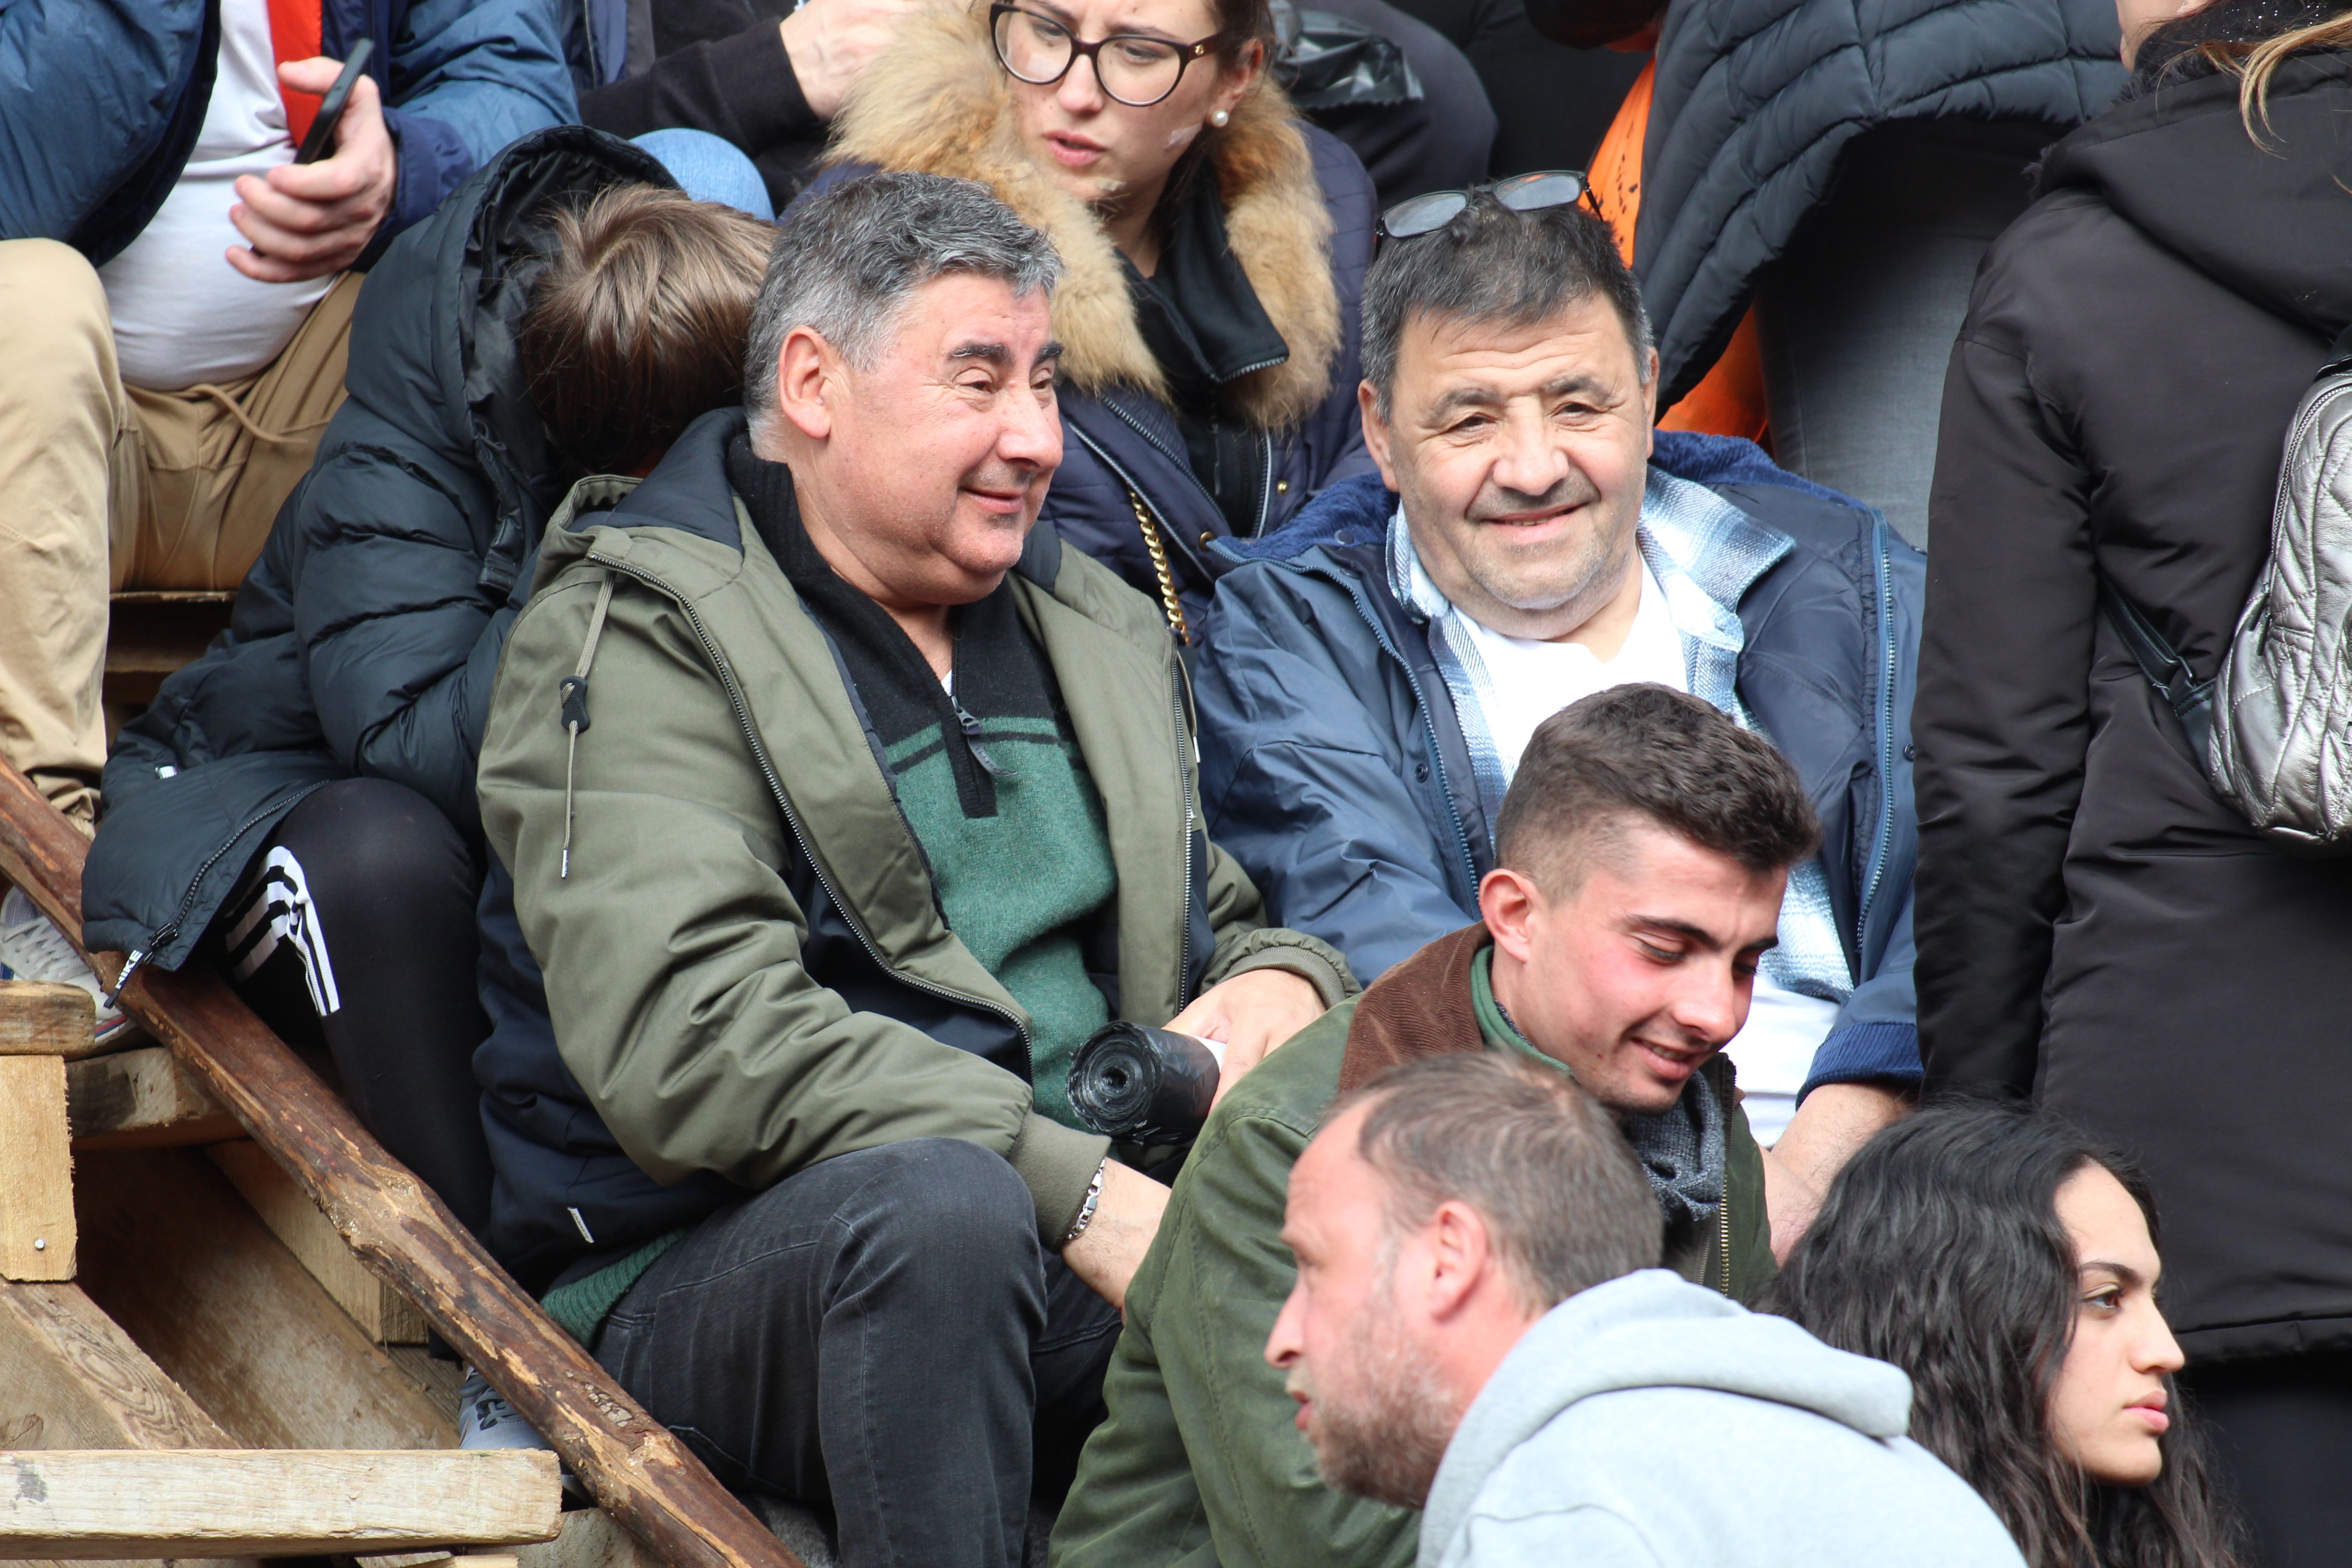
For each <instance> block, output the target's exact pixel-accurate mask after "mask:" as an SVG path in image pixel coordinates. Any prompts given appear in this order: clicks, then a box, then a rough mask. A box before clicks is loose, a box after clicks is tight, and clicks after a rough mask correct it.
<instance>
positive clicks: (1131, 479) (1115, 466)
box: [1071, 415, 1216, 579]
mask: <svg viewBox="0 0 2352 1568" xmlns="http://www.w3.org/2000/svg"><path fill="white" fill-rule="evenodd" d="M1120 417H1121V418H1126V416H1125V415H1121V416H1120ZM1128 422H1129V424H1133V423H1134V421H1133V420H1129V421H1128ZM1071 430H1072V433H1073V434H1075V435H1076V437H1077V438H1078V441H1079V443H1080V444H1081V445H1082V446H1084V447H1086V449H1087V451H1089V452H1092V453H1093V454H1094V455H1095V456H1096V457H1097V458H1100V459H1101V460H1102V465H1103V467H1105V468H1108V469H1109V470H1110V471H1111V472H1112V473H1114V474H1117V475H1118V479H1119V482H1120V483H1121V484H1123V485H1125V486H1126V487H1127V488H1128V489H1129V490H1132V491H1133V492H1134V493H1135V494H1136V495H1137V496H1139V497H1143V496H1144V491H1143V486H1142V485H1141V484H1140V483H1139V482H1138V481H1137V479H1136V478H1135V476H1134V475H1132V474H1130V473H1129V472H1128V471H1127V469H1126V468H1122V467H1121V466H1120V465H1119V462H1118V459H1117V458H1113V457H1112V456H1111V455H1110V454H1109V453H1108V452H1106V451H1104V450H1103V449H1102V447H1099V446H1097V444H1096V443H1095V442H1094V441H1093V440H1092V439H1091V438H1090V437H1088V436H1087V433H1086V432H1085V431H1083V430H1079V429H1078V428H1077V427H1076V426H1071ZM1139 434H1141V435H1142V436H1143V438H1144V439H1145V440H1147V441H1149V440H1150V439H1151V437H1150V433H1149V432H1148V431H1139ZM1156 445H1157V443H1155V446H1156ZM1184 477H1185V478H1187V479H1192V470H1191V469H1190V468H1187V469H1185V470H1184ZM1192 485H1193V488H1194V489H1200V490H1201V494H1202V495H1203V496H1207V495H1208V493H1209V492H1208V491H1207V490H1206V489H1201V481H1200V480H1199V479H1192ZM1143 504H1144V505H1145V506H1147V507H1150V508H1151V516H1152V519H1153V521H1156V522H1157V523H1158V524H1159V527H1160V538H1162V539H1164V540H1166V541H1167V542H1170V543H1171V544H1172V545H1174V546H1175V547H1176V548H1177V549H1178V550H1181V551H1182V552H1184V559H1185V560H1186V561H1188V562H1190V563H1192V565H1193V566H1195V567H1197V568H1199V570H1200V573H1201V575H1202V576H1203V577H1210V578H1212V579H1213V576H1214V574H1213V573H1211V572H1210V570H1209V566H1208V563H1206V562H1204V561H1202V559H1201V552H1199V551H1198V550H1195V549H1194V548H1193V547H1192V541H1191V540H1189V539H1186V538H1185V537H1184V535H1183V532H1182V531H1181V530H1179V529H1173V528H1171V527H1169V526H1168V519H1167V516H1166V514H1164V513H1163V512H1161V511H1160V509H1159V508H1158V507H1156V506H1152V504H1151V501H1150V499H1149V498H1148V497H1144V500H1143ZM1209 504H1210V505H1211V506H1212V507H1213V506H1215V505H1216V502H1215V500H1213V499H1212V500H1210V502H1209Z"/></svg>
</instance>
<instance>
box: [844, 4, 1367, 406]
mask: <svg viewBox="0 0 2352 1568" xmlns="http://www.w3.org/2000/svg"><path fill="white" fill-rule="evenodd" d="M863 80H864V81H865V82H866V83H867V84H869V85H868V88H867V89H866V90H863V91H860V92H857V93H856V94H855V95H854V96H853V97H852V98H851V100H850V102H849V105H848V107H847V108H846V109H845V110H843V111H842V114H841V116H840V118H839V119H838V120H836V121H835V126H834V139H833V145H832V148H831V150H830V151H829V152H828V153H827V158H828V161H829V162H831V163H871V164H874V165H877V166H878V167H880V168H884V169H898V170H921V171H924V172H927V173H930V174H951V175H955V176H958V177H960V178H962V179H968V180H978V181H980V182H981V183H982V184H985V185H987V186H988V187H989V188H991V189H992V190H993V191H994V192H995V193H996V194H997V195H998V196H999V197H1000V198H1001V199H1002V200H1003V202H1004V204H1005V205H1007V206H1010V207H1011V208H1012V209H1013V211H1014V212H1016V213H1019V214H1020V215H1021V216H1022V218H1023V219H1024V221H1026V222H1027V223H1028V224H1030V225H1031V226H1033V227H1035V228H1038V229H1041V230H1043V231H1044V232H1045V234H1046V235H1047V236H1048V237H1051V238H1052V239H1053V241H1054V247H1055V249H1056V250H1058V251H1060V252H1061V255H1062V264H1063V267H1064V269H1065V270H1064V273H1063V277H1062V282H1061V286H1060V288H1059V289H1056V290H1055V295H1054V331H1055V335H1056V336H1057V337H1059V338H1060V339H1061V340H1062V345H1063V354H1062V372H1063V374H1065V375H1066V376H1067V377H1068V378H1069V380H1070V383H1071V384H1072V385H1074V386H1076V388H1077V389H1078V390H1079V391H1081V392H1086V393H1088V394H1100V393H1102V392H1104V391H1107V390H1108V389H1109V388H1110V387H1112V386H1115V385H1120V384H1125V385H1129V386H1137V387H1141V388H1143V389H1144V390H1146V391H1148V392H1150V394H1151V395H1153V396H1155V397H1157V398H1159V399H1160V401H1162V402H1166V401H1167V400H1168V392H1167V387H1166V384H1165V382H1164V379H1163V378H1162V376H1161V375H1160V366H1159V363H1158V362H1156V361H1155V360H1154V359H1153V358H1152V355H1151V351H1150V348H1148V347H1147V346H1145V343H1144V341H1143V333H1142V331H1141V329H1140V328H1139V326H1138V325H1137V323H1136V318H1135V305H1134V302H1133V300H1132V299H1131V298H1130V297H1129V291H1128V282H1127V271H1126V268H1125V267H1124V266H1123V265H1122V264H1121V262H1120V258H1119V254H1118V249H1117V247H1114V246H1113V245H1112V244H1111V241H1110V236H1109V235H1108V234H1107V233H1106V232H1105V231H1104V229H1103V226H1102V225H1101V223H1100V222H1099V221H1098V220H1097V218H1096V216H1095V215H1094V213H1093V212H1092V211H1091V210H1090V209H1088V208H1087V205H1086V204H1084V203H1083V202H1081V201H1079V200H1078V199H1077V198H1076V196H1073V195H1070V194H1069V193H1068V192H1066V191H1065V190H1063V189H1062V188H1061V187H1060V186H1059V185H1057V184H1055V183H1054V180H1053V177H1052V176H1051V175H1050V174H1047V173H1046V171H1045V169H1044V168H1042V167H1041V166H1040V165H1039V164H1038V163H1036V162H1035V160H1034V159H1033V158H1032V157H1031V155H1030V154H1029V153H1027V152H1026V151H1025V150H1024V148H1023V147H1022V145H1021V143H1020V140H1019V136H1018V133H1017V132H1016V131H1015V129H1014V125H1013V93H1012V89H1011V86H1010V83H1009V81H1008V79H1007V78H1006V77H1005V74H1004V71H1003V68H1002V67H1001V66H999V65H998V64H997V63H996V56H995V53H994V51H993V49H992V47H990V44H989V39H988V16H987V11H986V9H985V7H983V6H981V5H970V6H964V5H940V6H936V7H934V8H933V9H931V10H929V11H928V12H926V13H925V14H924V15H923V16H920V17H919V18H918V19H916V20H915V21H912V22H910V23H908V25H907V26H906V27H905V28H904V29H903V30H902V31H901V32H900V34H899V35H898V40H897V41H896V42H895V43H894V44H892V45H891V47H890V48H889V50H888V51H887V53H885V54H884V55H883V56H882V57H881V58H880V59H879V60H877V63H876V65H875V67H874V68H872V69H870V70H868V71H867V72H866V75H865V77H864V78H863ZM1209 156H1210V158H1211V159H1212V160H1213V167H1214V170H1215V173H1216V177H1217V184H1218V188H1219V189H1220V190H1221V191H1222V192H1223V195H1224V200H1225V235H1226V239H1227V241H1228V243H1230V244H1231V245H1232V247H1233V251H1234V258H1236V259H1237V260H1239V261H1240V262H1241V264H1242V270H1243V271H1244V272H1245V273H1246V274H1248V277H1249V281H1250V287H1251V288H1252V289H1255V291H1256V294H1257V297H1258V302H1259V304H1261V305H1262V306H1264V307H1265V313H1266V317H1267V319H1268V320H1270V321H1273V323H1274V326H1275V330H1276V331H1278V332H1280V333H1281V334H1282V341H1283V342H1284V343H1285V344H1286V345H1287V346H1288V347H1289V350H1290V357H1289V358H1288V359H1286V360H1285V361H1284V362H1283V363H1280V364H1277V365H1272V366H1269V367H1268V368H1266V369H1265V370H1261V371H1257V372H1255V373H1253V374H1249V375H1246V376H1244V377H1242V378H1241V379H1240V380H1239V381H1237V382H1235V383H1234V387H1233V395H1234V400H1235V403H1236V405H1237V406H1238V407H1239V408H1240V409H1241V411H1242V413H1243V415H1244V416H1245V417H1247V418H1248V419H1249V420H1250V421H1251V422H1252V423H1253V424H1255V425H1256V426H1260V427H1261V428H1265V429H1281V428H1285V427H1287V426H1293V425H1296V424H1297V423H1299V422H1300V421H1301V420H1303V419H1305V418H1306V417H1307V415H1309V414H1311V413H1312V412H1314V410H1315V409H1316V407H1317V406H1318V405H1320V404H1321V403H1322V401H1323V399H1324V397H1325V395H1327V394H1328V392H1329V391H1330V385H1331V363H1332V360H1333V358H1334V357H1335V356H1336V354H1337V353H1338V352H1339V291H1338V289H1336V288H1335V287H1334V286H1333V284H1332V280H1331V218H1330V213H1329V211H1328V208H1327V207H1326V206H1325V205H1324V201H1323V191H1322V187H1321V185H1320V184H1318V183H1317V181H1316V178H1315V165H1314V160H1313V157H1312V155H1311V154H1310V153H1308V151H1307V140H1306V138H1305V137H1304V136H1303V135H1301V134H1300V133H1299V129H1298V124H1297V121H1296V120H1295V119H1294V118H1293V111H1292V110H1291V106H1290V100H1288V99H1287V98H1286V97H1285V96H1283V93H1282V89H1280V88H1278V87H1276V85H1275V84H1274V83H1273V82H1271V81H1267V82H1264V83H1262V84H1261V86H1260V87H1259V89H1257V90H1256V91H1255V92H1253V93H1252V94H1250V96H1249V97H1248V98H1246V99H1244V100H1243V102H1242V105H1241V107H1240V108H1239V109H1237V110H1234V117H1233V122H1232V123H1231V124H1229V125H1227V126H1226V127H1225V128H1224V129H1223V131H1222V132H1216V133H1215V136H1214V140H1213V142H1211V143H1210V146H1209Z"/></svg>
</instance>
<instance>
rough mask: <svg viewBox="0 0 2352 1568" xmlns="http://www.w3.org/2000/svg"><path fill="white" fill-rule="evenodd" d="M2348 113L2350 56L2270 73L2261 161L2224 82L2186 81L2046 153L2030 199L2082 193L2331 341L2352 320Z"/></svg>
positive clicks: (2126, 106)
mask: <svg viewBox="0 0 2352 1568" xmlns="http://www.w3.org/2000/svg"><path fill="white" fill-rule="evenodd" d="M2347 113H2352V57H2347V56H2346V55H2343V54H2340V53H2327V54H2309V55H2300V56H2296V57H2294V58H2290V59H2288V60H2287V61H2286V62H2285V63H2284V64H2283V65H2282V66H2280V68H2279V69H2278V72H2277V75H2276V76H2275V77H2274V78H2273V79H2272V83H2271V89H2270V114H2269V129H2268V131H2267V132H2266V134H2265V140H2267V141H2268V142H2269V143H2270V146H2269V148H2268V149H2265V148H2263V147H2261V146H2257V145H2256V144H2255V142H2254V141H2253V139H2252V137H2250V136H2248V135H2247V133H2246V127H2245V124H2244V122H2243V121H2242V120H2241V119H2240V118H2239V114H2238V80H2237V79H2236V78H2235V77H2232V76H2228V75H2221V74H2205V75H2201V76H2197V77H2192V78H2190V79H2187V80H2183V81H2179V82H2175V83H2172V84H2168V85H2165V86H2162V87H2158V88H2156V89H2151V90H2148V91H2147V92H2144V93H2142V94H2141V95H2139V96H2137V97H2135V98H2133V99H2131V100H2128V101H2126V102H2124V103H2120V104H2117V105H2116V107H2115V108H2114V109H2111V110H2108V111H2107V112H2106V113H2105V114H2103V115H2101V116H2099V118H2098V119H2096V120H2095V121H2092V122H2091V123H2089V124H2088V125H2085V126H2084V127H2083V128H2082V129H2081V130H2079V131H2077V132H2074V134H2073V135H2071V136H2069V137H2067V138H2066V139H2065V140H2064V141H2063V142H2059V143H2058V145H2057V146H2055V147H2053V148H2052V149H2051V150H2050V153H2049V156H2048V157H2047V158H2046V159H2044V161H2043V163H2042V178H2041V184H2040V187H2039V194H2040V195H2049V194H2051V193H2053V192H2055V191H2065V190H2079V191H2087V192H2090V193H2092V194H2094V195H2096V196H2097V197H2098V198H2099V199H2100V200H2101V201H2102V202H2104V203H2105V204H2106V205H2108V206H2109V207H2111V208H2113V209H2114V210H2115V211H2116V213H2118V214H2120V215H2121V216H2124V217H2125V218H2126V219H2128V220H2130V222H2131V223H2132V225H2133V226H2135V227H2137V228H2138V229H2139V230H2140V231H2141V232H2143V233H2145V234H2146V235H2147V236H2148V237H2150V238H2151V239H2153V240H2155V241H2156V242H2157V243H2158V245H2161V246H2163V247H2165V248H2166V249H2168V250H2169V251H2171V252H2172V253H2173V254H2174V255H2176V256H2178V257H2179V258H2181V259H2182V260H2184V261H2186V262H2188V263H2189V265H2190V266H2192V267H2194V268H2197V269H2198V270H2199V271H2200V272H2202V273H2204V274H2205V275H2206V276H2207V277H2209V278H2211V279H2213V280H2214V281H2215V282H2217V283H2219V284H2221V286H2222V287H2223V288H2226V289H2229V290H2231V292H2232V293H2235V294H2238V295H2241V296H2242V297H2244V298H2246V299H2249V300H2253V301H2255V302H2256V303H2257V304H2260V305H2262V306H2263V308H2264V309H2265V310H2272V311H2273V312H2275V313H2277V314H2278V315H2280V316H2283V317H2285V318H2286V319H2287V320H2289V321H2294V322H2296V323H2298V324H2300V325H2302V326H2304V327H2305V328H2307V329H2309V330H2310V331H2313V332H2315V333H2317V334H2320V335H2322V336H2333V335H2334V334H2335V333H2336V331H2338V330H2339V329H2341V328H2342V327H2343V326H2344V325H2345V323H2347V321H2352V267H2347V266H2346V264H2345V258H2347V257H2352V140H2347V137H2346V134H2345V132H2344V130H2343V127H2344V124H2345V122H2346V117H2347ZM2256 123H2257V126H2258V127H2259V126H2260V124H2261V121H2257V122H2256ZM2149 325H2150V326H2151V327H2156V328H2158V329H2159V330H2160V327H2161V323H2158V322H2150V323H2149Z"/></svg>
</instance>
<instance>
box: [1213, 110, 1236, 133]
mask: <svg viewBox="0 0 2352 1568" xmlns="http://www.w3.org/2000/svg"><path fill="white" fill-rule="evenodd" d="M1232 118H1233V116H1232V115H1230V114H1227V113H1226V112H1225V111H1224V110H1222V109H1219V110H1212V111H1211V113H1210V115H1209V123H1210V124H1212V125H1213V126H1215V127H1216V128H1217V129H1218V130H1220V131H1223V129H1224V128H1225V121H1228V120H1231V119H1232Z"/></svg>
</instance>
